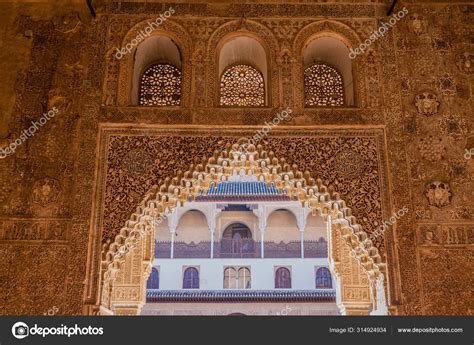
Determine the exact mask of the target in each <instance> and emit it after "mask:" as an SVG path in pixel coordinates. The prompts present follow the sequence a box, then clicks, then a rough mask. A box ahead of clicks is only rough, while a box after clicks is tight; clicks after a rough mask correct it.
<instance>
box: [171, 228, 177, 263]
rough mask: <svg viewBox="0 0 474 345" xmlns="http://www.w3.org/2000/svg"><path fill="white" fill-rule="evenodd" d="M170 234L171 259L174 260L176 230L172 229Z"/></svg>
mask: <svg viewBox="0 0 474 345" xmlns="http://www.w3.org/2000/svg"><path fill="white" fill-rule="evenodd" d="M170 232H171V255H170V258H171V259H173V258H174V238H175V236H176V228H170Z"/></svg>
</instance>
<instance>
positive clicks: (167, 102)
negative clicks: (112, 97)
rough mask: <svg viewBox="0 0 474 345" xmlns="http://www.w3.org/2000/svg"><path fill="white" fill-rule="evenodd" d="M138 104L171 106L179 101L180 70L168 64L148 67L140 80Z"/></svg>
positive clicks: (178, 103)
mask: <svg viewBox="0 0 474 345" xmlns="http://www.w3.org/2000/svg"><path fill="white" fill-rule="evenodd" d="M139 98H140V99H139V102H140V103H139V104H140V105H144V106H173V105H180V103H181V71H180V70H179V69H178V68H177V67H175V66H173V65H170V64H165V63H160V64H155V65H153V66H150V67H148V68H147V69H146V70H145V72H144V73H143V75H142V79H141V81H140V97H139Z"/></svg>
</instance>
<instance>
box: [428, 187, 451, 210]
mask: <svg viewBox="0 0 474 345" xmlns="http://www.w3.org/2000/svg"><path fill="white" fill-rule="evenodd" d="M425 196H426V197H427V198H428V203H429V204H430V206H436V207H445V206H448V205H449V204H450V203H451V188H450V187H449V184H448V183H446V182H441V181H433V182H431V183H430V184H429V185H428V186H427V187H426V191H425Z"/></svg>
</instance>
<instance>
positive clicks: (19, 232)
mask: <svg viewBox="0 0 474 345" xmlns="http://www.w3.org/2000/svg"><path fill="white" fill-rule="evenodd" d="M0 224H1V228H0V229H2V230H1V232H0V240H3V241H7V240H11V241H18V240H19V241H66V239H67V233H68V230H67V229H68V226H69V225H68V223H67V222H66V221H59V220H56V221H36V222H33V223H31V222H28V221H11V220H5V221H1V222H0Z"/></svg>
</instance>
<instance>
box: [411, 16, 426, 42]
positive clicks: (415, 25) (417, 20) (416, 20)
mask: <svg viewBox="0 0 474 345" xmlns="http://www.w3.org/2000/svg"><path fill="white" fill-rule="evenodd" d="M426 27H427V22H426V19H425V17H423V16H422V15H421V14H418V13H414V14H412V15H410V16H409V17H408V28H409V30H410V31H411V32H413V33H414V34H415V35H418V36H419V35H421V34H424V33H426Z"/></svg>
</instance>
